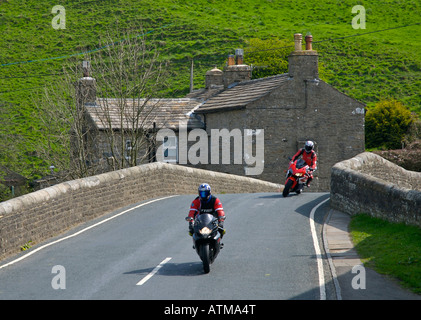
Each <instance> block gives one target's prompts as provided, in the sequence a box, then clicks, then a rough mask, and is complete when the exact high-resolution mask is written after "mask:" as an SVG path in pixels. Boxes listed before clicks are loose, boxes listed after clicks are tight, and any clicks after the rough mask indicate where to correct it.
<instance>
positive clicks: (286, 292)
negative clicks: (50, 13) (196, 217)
mask: <svg viewBox="0 0 421 320" xmlns="http://www.w3.org/2000/svg"><path fill="white" fill-rule="evenodd" d="M193 197H194V195H190V196H185V195H183V196H174V197H171V198H163V199H157V200H156V201H153V202H150V201H145V202H143V203H140V204H138V205H134V206H131V207H128V208H124V209H121V210H120V211H118V212H114V213H112V214H109V215H107V216H105V217H102V218H101V219H100V220H95V221H92V222H90V223H89V224H85V225H83V226H80V227H79V228H77V229H76V230H72V231H71V232H69V233H67V234H65V235H61V236H60V237H57V238H55V239H51V240H50V241H48V242H46V243H42V244H38V245H36V246H34V247H32V248H31V249H30V250H28V251H25V252H23V253H22V254H20V255H18V256H16V257H13V258H10V259H8V260H6V261H1V262H0V299H19V300H22V299H159V300H167V299H171V300H185V299H190V300H196V299H206V300H209V299H210V300H213V299H218V300H221V299H222V300H223V299H227V300H237V299H238V300H244V299H252V300H261V299H265V300H274V299H276V300H278V299H308V300H319V299H325V298H326V299H330V298H331V297H333V295H334V293H333V292H332V290H333V289H332V288H333V286H332V284H331V279H330V272H329V271H328V267H327V265H326V262H324V263H325V265H321V266H320V265H318V261H321V260H318V259H317V255H316V251H315V244H314V241H313V240H314V239H313V237H314V236H315V235H316V234H317V237H319V236H320V234H321V225H322V223H323V219H324V216H325V212H326V210H324V209H326V208H327V207H328V202H324V203H323V204H322V205H321V206H320V207H319V208H318V209H317V210H316V208H315V207H316V206H317V205H318V204H320V203H322V202H323V201H324V200H326V199H328V198H329V194H328V193H303V194H301V195H299V196H296V195H290V196H289V197H287V198H283V197H282V195H281V194H279V193H257V194H222V195H219V198H220V199H221V201H222V203H223V206H224V210H225V212H226V215H227V220H226V222H225V227H226V229H227V234H226V235H225V237H224V239H223V240H224V241H223V242H224V244H225V246H224V248H223V249H222V251H221V253H220V255H219V256H218V258H217V259H216V261H215V262H214V264H213V265H212V266H211V271H210V273H209V274H203V268H202V264H201V261H200V258H199V257H198V256H197V254H196V252H195V251H194V250H193V249H192V240H191V237H190V236H188V233H187V222H186V221H185V220H184V217H185V216H186V215H187V212H188V209H189V206H190V203H191V201H192V199H193ZM312 210H313V214H314V226H315V233H314V234H312V232H311V227H310V226H311V223H310V222H311V219H310V214H311V212H312ZM105 219H108V220H105ZM76 232H77V233H76ZM64 237H67V238H64ZM318 242H319V244H320V248H321V250H323V246H322V245H321V243H322V242H321V240H320V239H318ZM28 254H29V255H28ZM321 254H323V252H322V253H321ZM22 258H23V259H22ZM16 259H21V260H19V261H17V260H16ZM320 267H321V268H320ZM321 274H322V277H324V279H323V281H324V282H323V285H322V286H321V285H320V284H321V282H320V279H321V278H320V275H321ZM323 294H325V295H326V296H323Z"/></svg>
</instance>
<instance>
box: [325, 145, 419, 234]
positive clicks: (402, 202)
mask: <svg viewBox="0 0 421 320" xmlns="http://www.w3.org/2000/svg"><path fill="white" fill-rule="evenodd" d="M330 194H331V195H330V204H331V207H332V208H334V209H337V210H340V211H342V212H346V213H348V214H350V215H354V214H358V213H367V214H370V215H371V216H374V217H379V218H382V219H386V220H388V221H392V222H404V223H407V224H412V225H417V226H419V227H421V173H420V172H414V171H408V170H405V169H404V168H402V167H399V166H397V165H395V164H394V163H392V162H390V161H388V160H386V159H384V158H382V157H380V156H378V155H376V154H374V153H370V152H364V153H361V154H359V155H357V156H355V157H353V158H351V159H349V160H345V161H341V162H339V163H337V164H335V165H334V166H333V167H332V170H331V183H330Z"/></svg>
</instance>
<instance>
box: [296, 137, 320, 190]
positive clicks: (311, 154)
mask: <svg viewBox="0 0 421 320" xmlns="http://www.w3.org/2000/svg"><path fill="white" fill-rule="evenodd" d="M313 149H314V143H313V141H306V143H305V144H304V148H302V149H300V150H298V152H297V153H296V154H295V155H294V156H293V157H292V161H295V160H297V159H298V157H299V156H302V157H303V160H304V161H305V162H306V163H307V165H308V166H309V174H310V176H309V178H308V179H307V183H306V186H307V187H310V182H311V180H313V172H314V171H315V170H316V169H317V166H316V165H317V155H316V152H315V151H314V150H313Z"/></svg>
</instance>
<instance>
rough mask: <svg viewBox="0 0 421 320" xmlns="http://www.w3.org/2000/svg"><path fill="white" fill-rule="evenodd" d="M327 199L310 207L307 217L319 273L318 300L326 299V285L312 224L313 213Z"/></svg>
mask: <svg viewBox="0 0 421 320" xmlns="http://www.w3.org/2000/svg"><path fill="white" fill-rule="evenodd" d="M329 200H330V197H329V198H327V199H325V200H323V201H322V202H320V203H319V204H318V205H317V206H315V207H314V208H313V209H311V212H310V217H309V219H310V230H311V236H312V237H313V245H314V250H315V251H316V259H317V271H318V273H319V289H320V300H326V286H325V277H324V270H323V259H322V254H321V250H320V246H319V240H318V238H317V233H316V227H315V225H314V213H315V212H316V210H317V209H318V208H319V207H320V206H321V205H323V204H324V203H325V202H327V201H329Z"/></svg>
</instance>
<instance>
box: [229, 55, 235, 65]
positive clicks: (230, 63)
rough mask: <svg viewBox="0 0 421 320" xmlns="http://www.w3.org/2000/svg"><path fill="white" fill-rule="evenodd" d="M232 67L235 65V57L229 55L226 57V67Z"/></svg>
mask: <svg viewBox="0 0 421 320" xmlns="http://www.w3.org/2000/svg"><path fill="white" fill-rule="evenodd" d="M233 65H235V56H234V55H232V54H230V55H229V56H228V66H233Z"/></svg>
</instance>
